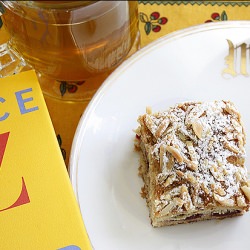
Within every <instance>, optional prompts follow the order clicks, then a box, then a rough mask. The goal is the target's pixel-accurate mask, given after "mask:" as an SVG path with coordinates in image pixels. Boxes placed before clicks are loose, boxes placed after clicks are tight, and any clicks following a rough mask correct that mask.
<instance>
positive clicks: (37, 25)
mask: <svg viewBox="0 0 250 250" xmlns="http://www.w3.org/2000/svg"><path fill="white" fill-rule="evenodd" d="M0 2H1V3H2V5H3V7H4V14H3V15H2V19H3V23H4V26H5V29H6V30H7V31H8V33H9V41H8V50H9V52H11V53H12V54H14V55H17V61H19V62H21V67H20V68H22V67H23V63H24V62H26V64H27V65H28V66H31V67H32V68H34V69H35V70H36V72H37V75H38V77H39V82H40V84H41V88H42V90H43V92H44V94H45V95H48V96H51V97H53V98H58V99H62V100H75V101H85V100H87V101H89V99H90V98H91V97H92V96H93V94H94V93H95V91H96V90H97V89H98V88H99V86H100V85H101V84H102V82H103V80H104V79H105V78H106V77H107V76H108V75H109V74H110V73H111V72H112V71H113V70H114V69H115V68H116V67H117V66H118V65H119V64H121V63H122V62H123V61H124V60H125V59H126V58H127V57H128V56H129V55H130V54H131V53H133V52H135V51H136V50H138V49H139V47H140V34H139V28H138V2H137V1H0ZM5 49H6V48H5ZM0 60H1V58H0ZM17 70H18V69H17ZM19 70H20V69H19Z"/></svg>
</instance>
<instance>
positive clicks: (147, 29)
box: [0, 1, 250, 164]
mask: <svg viewBox="0 0 250 250" xmlns="http://www.w3.org/2000/svg"><path fill="white" fill-rule="evenodd" d="M227 20H250V2H248V1H139V28H140V32H141V47H144V46H146V45H147V44H149V43H151V42H152V41H154V40H156V39H158V38H160V37H162V36H164V35H167V34H169V33H171V32H174V31H177V30H180V29H183V28H187V27H190V26H193V25H198V24H202V23H207V22H221V21H227ZM5 35H6V33H5V32H4V30H3V28H1V22H0V42H1V41H3V40H4V36H5ZM68 87H69V86H67V85H65V84H62V85H61V88H62V91H65V89H68ZM71 91H73V90H72V88H71ZM46 103H47V106H48V109H49V112H50V115H51V119H52V122H53V124H54V127H55V131H56V134H57V138H58V143H59V146H60V148H61V150H62V154H63V156H64V158H65V161H66V164H68V161H69V156H70V150H71V145H72V139H73V137H74V134H75V130H76V127H77V124H78V122H79V119H80V117H81V115H82V113H83V112H84V110H85V108H86V105H87V103H67V102H60V101H58V100H53V99H49V98H46Z"/></svg>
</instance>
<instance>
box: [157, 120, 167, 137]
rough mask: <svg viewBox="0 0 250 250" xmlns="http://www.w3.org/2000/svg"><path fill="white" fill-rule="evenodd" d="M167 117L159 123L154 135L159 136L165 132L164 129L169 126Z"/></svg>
mask: <svg viewBox="0 0 250 250" xmlns="http://www.w3.org/2000/svg"><path fill="white" fill-rule="evenodd" d="M169 122H170V121H169V119H167V118H166V119H164V120H163V121H162V122H161V124H160V125H159V127H158V129H157V130H156V132H155V137H156V138H159V137H161V136H162V134H163V133H164V132H165V130H166V129H167V128H168V126H169Z"/></svg>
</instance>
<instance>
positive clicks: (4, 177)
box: [0, 71, 91, 250]
mask: <svg viewBox="0 0 250 250" xmlns="http://www.w3.org/2000/svg"><path fill="white" fill-rule="evenodd" d="M0 249H3V250H14V249H15V250H18V249H21V250H22V249H24V250H29V249H30V250H34V249H35V250H40V249H41V250H50V249H51V250H80V249H81V250H83V249H84V250H85V249H91V245H90V242H89V239H88V236H87V233H86V230H85V227H84V223H83V220H82V217H81V214H80V209H79V207H78V204H77V201H76V199H75V195H74V192H73V189H72V186H71V183H70V179H69V176H68V173H67V170H66V166H65V163H64V161H63V157H62V154H61V150H60V147H59V144H58V141H57V138H56V135H55V132H54V129H53V126H52V123H51V120H50V117H49V114H48V110H47V107H46V104H45V101H44V99H43V95H42V92H41V89H40V86H39V83H38V81H37V78H36V74H35V72H34V71H27V72H23V73H20V74H17V75H14V76H11V77H6V78H2V79H0Z"/></svg>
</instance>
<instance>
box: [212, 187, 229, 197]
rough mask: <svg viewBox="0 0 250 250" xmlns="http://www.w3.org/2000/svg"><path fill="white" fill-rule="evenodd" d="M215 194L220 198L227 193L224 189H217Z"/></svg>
mask: <svg viewBox="0 0 250 250" xmlns="http://www.w3.org/2000/svg"><path fill="white" fill-rule="evenodd" d="M214 192H215V193H216V194H218V195H220V196H225V195H226V194H227V193H226V191H225V190H224V189H223V188H222V187H216V188H215V189H214Z"/></svg>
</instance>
